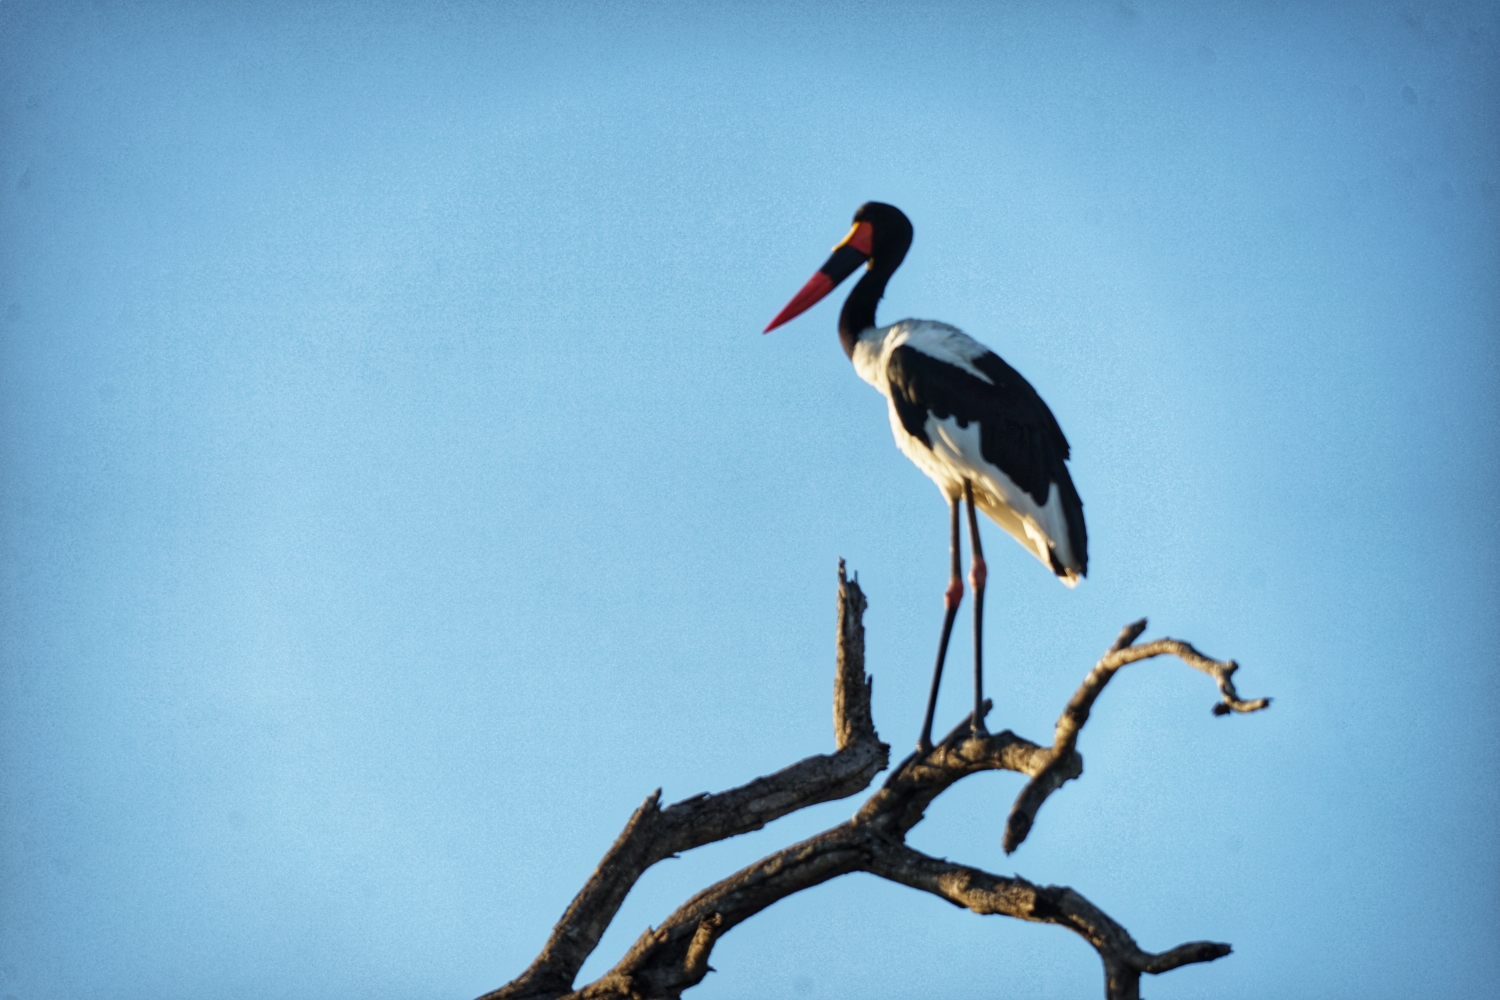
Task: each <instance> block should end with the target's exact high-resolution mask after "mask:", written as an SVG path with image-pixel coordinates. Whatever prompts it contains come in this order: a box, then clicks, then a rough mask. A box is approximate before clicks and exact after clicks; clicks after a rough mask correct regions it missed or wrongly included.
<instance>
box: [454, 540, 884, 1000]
mask: <svg viewBox="0 0 1500 1000" xmlns="http://www.w3.org/2000/svg"><path fill="white" fill-rule="evenodd" d="M865 607H866V601H865V595H864V593H863V592H862V591H861V590H860V589H859V583H858V582H857V581H854V580H849V579H848V578H847V577H846V575H845V572H844V562H843V560H842V559H840V560H839V599H838V613H839V624H838V643H837V650H838V653H837V667H836V669H835V673H834V698H833V702H834V719H833V729H834V737H835V741H836V745H837V747H838V750H837V752H836V753H833V754H820V755H818V756H815V757H808V758H806V759H804V760H800V761H798V762H797V763H795V764H792V765H791V766H790V767H786V768H783V769H782V770H780V771H777V772H776V773H775V774H770V775H767V776H765V777H762V778H756V779H755V780H754V781H751V782H749V783H748V784H745V785H741V786H740V787H738V788H732V789H730V790H729V791H726V792H720V793H719V794H717V795H709V794H706V793H705V794H701V795H695V796H693V797H692V798H688V799H684V800H683V801H681V802H677V803H675V804H673V805H670V806H668V807H667V808H665V809H661V808H660V807H659V802H660V800H661V789H657V790H656V791H655V792H653V793H652V794H651V795H649V796H647V797H646V801H644V802H642V803H641V805H640V807H639V808H638V809H636V811H635V813H634V815H632V816H631V817H630V820H629V821H628V822H627V823H626V824H625V829H624V830H623V831H622V832H621V833H620V836H619V837H618V838H617V839H616V840H615V842H614V844H613V845H612V846H611V847H610V849H609V851H608V852H607V853H606V854H605V855H604V859H603V860H602V861H600V862H599V867H598V868H596V869H595V870H594V873H593V875H591V876H590V877H589V880H588V881H587V882H585V883H584V886H583V888H582V889H581V890H580V891H579V893H578V895H577V896H575V897H574V898H573V902H572V903H571V904H569V906H568V909H567V910H566V912H564V913H563V916H562V919H561V920H559V921H558V922H557V926H556V927H554V928H553V930H552V934H551V936H550V937H549V938H548V939H547V943H546V944H545V945H544V946H543V947H542V951H541V954H539V955H537V957H536V959H535V961H533V962H532V963H531V965H530V967H528V968H527V970H526V971H525V972H523V973H522V974H521V975H520V976H518V977H517V978H516V979H514V980H512V981H511V982H509V983H507V984H506V985H504V986H502V987H500V989H498V990H495V991H493V992H491V993H487V994H485V996H484V997H483V998H481V1000H555V998H557V997H560V996H562V995H564V994H565V993H568V992H570V991H571V990H572V989H573V980H574V979H576V978H577V976H578V970H579V969H581V968H582V967H583V963H584V960H585V959H587V958H588V957H589V955H590V954H591V953H592V952H593V950H594V948H596V947H597V946H598V944H599V939H600V938H601V937H603V936H604V931H605V930H606V929H607V928H608V927H609V924H610V922H611V921H612V920H614V918H615V914H616V913H617V912H619V909H620V905H621V904H622V903H623V902H624V901H625V897H626V895H627V894H628V893H629V892H630V889H631V888H632V887H633V886H634V885H635V883H636V882H637V881H638V880H639V879H640V877H641V875H642V874H643V873H644V872H645V871H646V869H648V868H650V867H651V866H652V865H654V864H656V863H657V862H658V861H661V860H663V859H664V858H669V857H672V856H673V855H675V854H680V853H682V852H683V851H689V850H692V849H693V848H695V847H701V846H703V845H704V844H709V843H713V842H715V841H719V840H727V839H728V838H730V837H733V836H737V835H738V834H741V833H749V832H750V831H752V830H759V829H760V828H761V827H763V826H765V825H766V824H767V823H770V822H772V821H774V820H777V819H780V818H781V817H782V816H785V815H787V814H788V813H791V812H796V811H797V810H798V809H804V808H806V807H807V806H811V805H817V804H818V803H820V802H828V801H831V800H833V799H842V798H846V797H847V796H850V795H853V794H854V793H856V792H858V791H861V790H863V789H864V788H866V787H868V786H869V784H870V782H871V781H872V780H873V779H874V777H875V775H877V774H879V773H880V772H881V771H883V770H885V767H886V764H887V763H888V761H889V759H890V748H889V747H888V746H886V745H885V744H884V743H881V742H880V737H879V736H878V735H877V734H876V732H875V723H874V721H873V720H872V718H871V716H870V679H869V677H867V676H866V675H865V646H864V642H865V630H864V612H865ZM706 954H707V953H706V952H705V955H706Z"/></svg>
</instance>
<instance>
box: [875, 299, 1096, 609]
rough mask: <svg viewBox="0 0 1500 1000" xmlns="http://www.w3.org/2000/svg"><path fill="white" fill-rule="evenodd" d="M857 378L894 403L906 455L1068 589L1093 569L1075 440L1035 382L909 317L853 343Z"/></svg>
mask: <svg viewBox="0 0 1500 1000" xmlns="http://www.w3.org/2000/svg"><path fill="white" fill-rule="evenodd" d="M851 359H852V360H853V362H854V370H855V371H857V372H858V373H859V377H860V378H862V379H864V380H865V381H866V382H868V383H870V384H871V385H873V386H874V387H875V388H876V389H878V390H879V391H880V394H881V395H882V396H884V397H885V398H886V399H887V400H889V403H890V407H889V408H890V417H891V432H892V433H893V434H894V435H895V437H896V445H897V447H899V448H900V449H901V451H902V453H903V454H905V455H906V457H907V458H909V459H911V460H912V462H913V463H914V464H915V465H916V466H917V468H919V469H921V470H922V471H923V472H925V473H926V474H927V476H928V477H929V478H930V479H931V480H932V481H933V482H934V483H936V484H937V486H938V489H940V490H942V492H943V495H944V496H945V497H947V498H948V499H949V500H953V499H955V498H957V497H959V496H962V495H963V492H964V482H965V480H967V481H969V482H970V483H972V484H973V490H974V502H975V504H976V505H977V506H978V507H979V509H980V510H982V511H983V512H984V513H985V514H987V515H989V517H990V519H991V520H993V521H994V522H995V523H996V524H998V525H1000V527H1002V528H1004V529H1005V530H1006V531H1007V532H1008V533H1009V534H1010V535H1011V536H1012V537H1013V538H1015V540H1016V541H1018V542H1020V543H1021V545H1022V546H1023V547H1024V548H1025V549H1026V550H1027V551H1028V552H1030V553H1031V554H1032V555H1034V556H1036V557H1037V558H1038V559H1040V560H1041V561H1042V564H1043V565H1044V566H1046V567H1047V568H1049V569H1050V570H1052V572H1053V573H1055V574H1057V577H1058V579H1060V580H1062V582H1063V583H1065V584H1067V585H1068V586H1069V587H1073V586H1077V584H1078V581H1079V580H1080V579H1081V578H1082V577H1083V576H1084V575H1085V573H1087V572H1088V534H1087V531H1086V529H1085V528H1084V523H1083V502H1082V501H1081V500H1079V499H1078V491H1077V490H1075V489H1074V488H1073V478H1072V477H1071V476H1070V475H1068V467H1067V465H1065V464H1064V463H1065V462H1066V460H1067V458H1068V441H1067V438H1065V437H1063V432H1062V428H1060V427H1058V425H1057V420H1056V419H1055V418H1054V417H1053V416H1052V411H1051V410H1049V409H1047V404H1046V403H1044V402H1042V398H1041V397H1040V396H1038V395H1037V393H1036V390H1035V389H1033V388H1032V387H1031V384H1030V383H1029V382H1027V381H1026V380H1025V379H1024V378H1022V377H1021V374H1020V373H1019V372H1017V371H1016V370H1015V369H1014V368H1012V367H1011V366H1010V365H1008V364H1006V363H1005V362H1004V361H1002V360H1001V359H1000V356H999V355H998V354H996V353H995V352H994V351H991V350H990V349H989V348H987V347H985V346H984V345H983V344H981V343H979V342H978V341H977V340H975V339H974V338H972V337H970V336H969V335H968V334H966V333H964V332H963V331H962V330H959V329H957V328H955V327H951V326H949V325H948V324H946V323H938V322H935V321H933V320H919V319H906V320H902V321H901V322H899V323H892V324H891V325H890V326H883V327H869V328H868V329H866V330H864V331H862V332H861V333H860V335H859V337H858V339H857V340H856V341H855V342H854V347H853V351H852V352H851Z"/></svg>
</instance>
